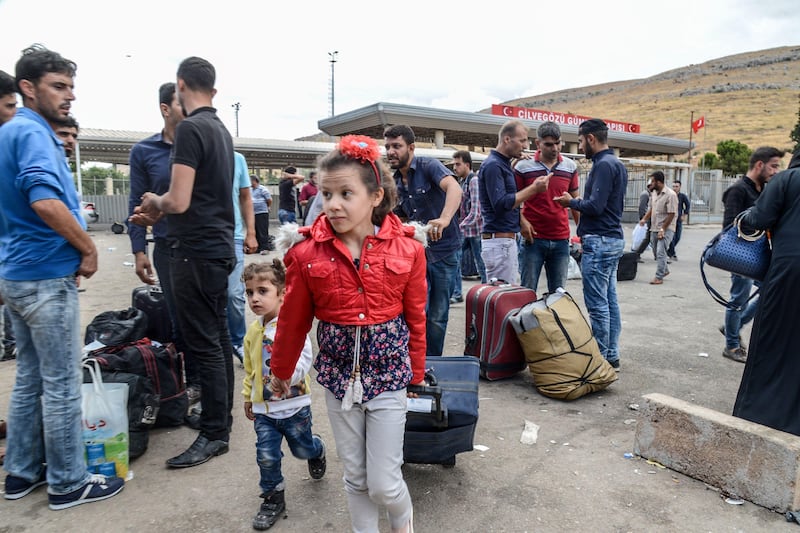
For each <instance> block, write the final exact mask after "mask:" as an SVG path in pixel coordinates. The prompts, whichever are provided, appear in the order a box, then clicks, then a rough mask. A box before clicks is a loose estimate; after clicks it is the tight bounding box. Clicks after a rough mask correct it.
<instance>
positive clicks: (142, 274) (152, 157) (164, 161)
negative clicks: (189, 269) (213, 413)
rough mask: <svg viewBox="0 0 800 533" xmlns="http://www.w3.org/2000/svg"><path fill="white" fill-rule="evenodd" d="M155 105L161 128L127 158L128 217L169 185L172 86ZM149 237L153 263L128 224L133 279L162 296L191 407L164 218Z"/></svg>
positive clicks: (143, 237) (191, 377) (174, 109)
mask: <svg viewBox="0 0 800 533" xmlns="http://www.w3.org/2000/svg"><path fill="white" fill-rule="evenodd" d="M158 101H159V108H160V110H161V118H162V119H163V120H164V127H163V129H162V130H161V132H160V133H156V134H155V135H152V136H150V137H147V138H146V139H142V140H141V141H139V142H138V143H136V144H135V145H134V146H133V148H132V149H131V154H130V158H129V163H130V178H131V192H130V196H129V198H128V216H129V217H130V216H131V215H133V211H134V209H135V208H136V206H138V205H139V204H140V203H141V202H142V195H144V193H146V192H152V193H155V194H164V193H165V192H167V191H168V190H169V183H170V172H171V170H170V155H171V153H172V143H173V142H174V141H175V128H177V127H178V124H180V123H181V121H182V120H183V119H184V114H183V109H181V105H180V103H179V102H178V95H177V94H176V92H175V82H172V81H171V82H167V83H164V84H162V85H161V87H159V88H158ZM152 232H153V233H152V235H153V243H154V246H153V262H152V263H151V262H150V258H148V257H147V228H146V227H144V226H139V225H137V224H128V237H130V240H131V252H133V255H134V257H135V261H136V275H137V276H139V279H140V280H142V282H144V283H146V284H148V285H154V284H155V283H156V277H155V275H154V272H153V267H154V266H155V274H157V275H158V283H159V284H160V286H161V291H162V293H163V294H164V301H165V302H166V304H167V312H168V314H169V320H170V322H171V326H172V340H173V342H174V343H175V348H176V349H177V350H178V351H179V352H183V353H184V354H185V356H186V357H185V362H184V364H185V366H186V384H187V394H188V396H189V402H190V403H194V402H195V401H197V400H198V399H199V398H200V384H199V377H198V375H197V368H196V365H195V362H194V358H193V357H192V354H190V353H188V352H187V350H186V345H185V344H184V342H183V335H181V330H180V328H179V327H178V319H177V314H176V310H175V295H174V292H173V290H172V283H171V282H170V262H169V244H168V243H167V217H163V218H161V219H160V220H158V221H157V222H156V223H155V224H153V226H152Z"/></svg>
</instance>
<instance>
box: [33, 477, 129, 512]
mask: <svg viewBox="0 0 800 533" xmlns="http://www.w3.org/2000/svg"><path fill="white" fill-rule="evenodd" d="M124 487H125V481H123V480H122V478H119V477H116V476H102V475H100V474H92V477H91V478H89V481H88V482H87V483H86V485H84V486H83V487H81V488H79V489H76V490H73V491H72V492H70V493H68V494H48V497H49V498H50V509H52V510H54V511H58V510H59V509H69V508H70V507H75V506H76V505H80V504H82V503H91V502H97V501H100V500H105V499H106V498H110V497H112V496H115V495H116V494H117V493H118V492H119V491H121V490H122V489H123V488H124Z"/></svg>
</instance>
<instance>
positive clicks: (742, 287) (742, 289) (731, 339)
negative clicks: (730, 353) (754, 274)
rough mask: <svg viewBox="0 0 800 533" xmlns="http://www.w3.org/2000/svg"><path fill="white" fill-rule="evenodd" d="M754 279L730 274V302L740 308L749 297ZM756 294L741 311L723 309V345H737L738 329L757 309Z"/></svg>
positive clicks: (754, 314) (748, 320)
mask: <svg viewBox="0 0 800 533" xmlns="http://www.w3.org/2000/svg"><path fill="white" fill-rule="evenodd" d="M753 284H754V281H753V280H752V279H750V278H744V277H742V276H738V275H736V274H731V298H730V302H731V304H733V305H735V306H736V307H737V308H741V307H742V306H744V305H745V302H747V299H748V298H749V297H750V291H751V290H752V289H753ZM758 298H759V297H758V296H756V297H755V298H753V299H752V300H750V301H749V302H748V303H747V305H746V306H745V307H744V309H742V310H741V311H737V310H736V309H730V308H726V309H725V346H726V347H727V348H736V347H738V346H739V330H741V329H742V326H744V325H745V324H747V323H748V322H750V321H751V320H753V317H754V316H756V310H757V309H758Z"/></svg>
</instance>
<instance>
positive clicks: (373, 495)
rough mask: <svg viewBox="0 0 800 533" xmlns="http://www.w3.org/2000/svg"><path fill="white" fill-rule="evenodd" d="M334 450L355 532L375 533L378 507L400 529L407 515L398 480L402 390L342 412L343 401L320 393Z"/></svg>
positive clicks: (403, 413) (402, 429) (402, 426)
mask: <svg viewBox="0 0 800 533" xmlns="http://www.w3.org/2000/svg"><path fill="white" fill-rule="evenodd" d="M325 402H326V404H327V407H328V418H329V419H330V421H331V428H332V429H333V436H334V438H335V439H336V453H337V455H338V456H339V459H340V460H341V461H342V465H343V467H344V490H345V493H346V494H347V506H348V508H349V510H350V521H351V523H352V524H353V532H354V533H377V532H378V518H379V517H378V511H379V506H380V505H383V506H385V507H386V511H387V514H388V516H389V524H390V525H391V527H392V528H393V529H399V528H402V527H404V526H405V525H407V524H408V521H409V520H410V519H411V511H412V506H411V496H410V495H409V493H408V487H407V486H406V482H405V481H403V472H402V470H401V468H400V467H401V466H402V465H403V436H404V433H405V426H406V390H405V389H402V390H399V391H392V392H384V393H382V394H379V395H378V396H376V397H375V398H373V399H371V400H369V401H368V402H366V403H363V404H360V405H359V404H354V405H353V407H352V409H350V410H349V411H343V410H342V402H341V401H340V400H337V399H336V398H335V397H334V396H333V394H332V393H331V392H330V391H326V393H325Z"/></svg>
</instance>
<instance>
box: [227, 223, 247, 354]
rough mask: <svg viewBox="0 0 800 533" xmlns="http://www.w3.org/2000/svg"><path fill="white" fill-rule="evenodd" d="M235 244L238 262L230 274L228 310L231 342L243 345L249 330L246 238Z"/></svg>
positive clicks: (235, 344) (236, 241)
mask: <svg viewBox="0 0 800 533" xmlns="http://www.w3.org/2000/svg"><path fill="white" fill-rule="evenodd" d="M233 246H234V249H235V250H236V264H234V265H233V272H231V274H230V276H228V308H227V310H226V311H227V313H228V331H229V332H230V335H231V344H232V345H234V346H241V345H242V344H244V334H245V333H246V331H247V324H245V321H244V304H245V302H244V281H242V272H244V240H241V241H240V240H238V239H237V240H235V241H234V244H233ZM234 355H236V354H234Z"/></svg>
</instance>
